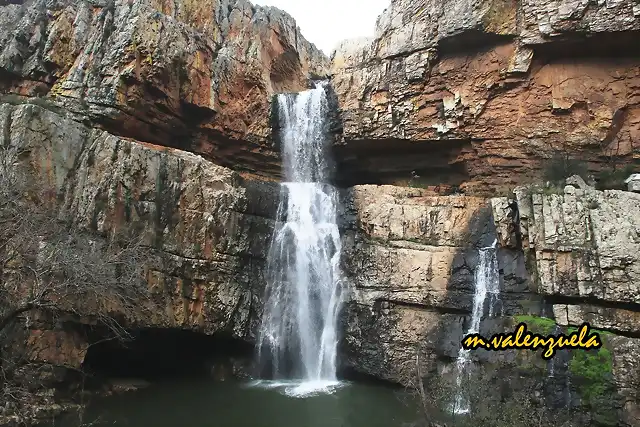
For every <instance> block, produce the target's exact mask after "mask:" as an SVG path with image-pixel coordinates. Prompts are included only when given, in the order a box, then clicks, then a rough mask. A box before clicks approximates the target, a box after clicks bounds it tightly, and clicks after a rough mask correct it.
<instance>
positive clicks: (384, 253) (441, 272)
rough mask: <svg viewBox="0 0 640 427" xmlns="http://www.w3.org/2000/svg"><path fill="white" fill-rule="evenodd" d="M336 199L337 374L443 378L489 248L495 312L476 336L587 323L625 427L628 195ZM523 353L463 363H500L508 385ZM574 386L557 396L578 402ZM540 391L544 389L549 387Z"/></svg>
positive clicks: (630, 390)
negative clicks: (343, 221)
mask: <svg viewBox="0 0 640 427" xmlns="http://www.w3.org/2000/svg"><path fill="white" fill-rule="evenodd" d="M347 200H348V202H347V205H346V206H347V211H348V212H350V213H351V215H349V216H347V218H351V220H352V222H351V223H350V226H349V227H348V231H347V232H346V233H345V239H346V242H348V245H347V246H346V248H347V255H346V258H347V259H348V261H347V264H346V271H347V272H348V274H349V278H350V281H351V285H352V289H353V295H352V299H351V301H350V302H349V304H348V309H347V312H346V315H345V318H344V328H345V329H344V330H345V332H344V333H345V337H344V343H343V351H344V354H345V356H346V357H345V363H346V364H347V365H348V366H350V367H352V368H354V369H356V370H358V371H360V372H364V373H367V374H370V375H373V376H376V377H379V378H385V379H388V380H391V381H393V382H400V383H405V384H408V383H413V382H414V381H415V378H416V372H417V370H416V369H417V368H416V366H417V365H416V364H417V363H420V366H421V370H422V372H423V373H425V375H426V376H427V377H431V376H432V375H442V374H443V373H444V374H445V375H451V374H452V371H451V369H452V366H453V365H454V364H455V359H456V358H457V356H458V351H459V348H460V342H461V340H462V337H463V335H464V333H465V331H466V330H467V328H468V325H469V321H470V319H469V315H470V313H471V306H472V301H473V294H474V282H475V281H474V271H475V270H476V269H477V266H478V249H479V248H480V247H486V246H488V245H490V244H491V241H492V240H493V239H494V238H497V240H498V244H499V249H498V253H497V255H498V269H499V275H500V297H499V298H500V303H499V304H498V305H497V306H495V310H496V312H497V316H495V317H494V318H486V319H485V320H484V321H483V322H482V324H481V332H482V333H483V334H484V335H485V336H491V335H492V334H494V333H497V332H499V331H507V330H512V329H513V326H514V325H515V323H517V321H516V320H517V319H526V320H525V321H527V322H528V323H529V326H530V327H531V328H534V329H535V328H536V325H535V322H536V321H535V319H536V318H538V317H546V318H549V319H554V322H555V324H556V325H558V327H566V326H569V327H578V326H580V325H581V324H582V323H584V322H589V323H590V324H591V326H592V327H593V328H597V329H599V330H600V331H604V332H602V333H604V334H607V335H606V347H607V348H608V349H609V351H610V352H611V361H610V363H611V364H612V371H611V374H612V375H613V378H615V385H616V387H617V390H618V391H617V392H618V393H619V394H620V396H621V399H622V402H623V403H615V404H613V406H614V407H615V408H619V407H621V406H620V405H622V407H624V409H625V410H626V411H625V418H624V420H625V421H624V422H625V423H626V424H627V425H637V423H638V402H639V401H640V400H639V398H640V396H639V395H638V383H639V382H638V378H637V375H636V372H637V359H638V355H639V353H638V351H640V340H639V339H638V337H639V336H640V335H638V330H637V329H638V313H640V308H639V307H638V299H637V295H636V294H637V289H636V288H637V286H636V285H635V284H636V283H637V282H638V280H640V278H638V277H637V275H638V266H639V265H640V264H639V262H640V261H639V260H638V259H637V252H638V251H637V250H635V246H636V245H637V244H638V241H639V240H638V230H640V228H639V226H640V223H639V222H638V221H639V220H640V218H639V217H638V215H635V214H634V213H635V212H636V211H637V208H638V206H637V204H638V200H640V199H639V197H638V194H636V193H631V192H624V191H605V192H602V191H596V190H594V189H592V188H585V189H581V188H576V187H574V186H567V187H566V189H565V190H564V192H563V193H560V194H543V193H536V192H535V191H532V190H531V189H526V188H519V189H518V190H517V191H516V197H514V198H513V199H507V198H494V199H484V198H479V197H469V196H448V197H442V196H433V195H429V193H427V191H426V190H422V189H407V188H398V187H393V186H357V187H354V188H353V189H352V190H351V191H350V197H349V198H348V199H347ZM630 212H633V213H630ZM523 316H524V317H523ZM552 323H553V322H552ZM552 332H553V329H550V330H547V331H546V333H547V334H548V333H552ZM520 353H523V352H520ZM524 353H527V354H525V355H524V356H523V354H518V353H517V352H504V353H500V352H497V353H496V352H485V351H478V352H475V353H474V355H473V359H474V360H475V361H477V362H481V363H488V364H494V365H495V364H501V366H504V365H505V364H506V366H511V367H512V368H511V369H512V371H511V373H510V374H509V375H516V374H515V372H517V371H518V370H519V369H522V366H523V359H522V357H525V356H526V358H528V357H529V356H527V355H528V352H527V351H524ZM534 357H537V356H534ZM557 357H558V360H563V359H564V358H565V357H569V359H571V356H568V355H567V354H565V353H562V355H560V356H557ZM554 363H556V362H554ZM557 363H558V366H562V363H563V362H557ZM564 363H569V364H570V360H569V362H564ZM567 366H569V365H567ZM547 369H548V367H546V366H543V367H542V372H541V374H539V375H542V376H541V377H540V378H546V376H548V373H546V371H547ZM557 369H559V368H557ZM556 375H557V376H559V374H556ZM572 375H577V373H576V372H572ZM562 381H564V380H562ZM577 383H578V382H577V381H576V385H574V386H571V387H570V388H569V389H567V386H566V385H565V384H564V383H562V384H561V385H560V387H561V389H563V390H568V393H569V395H571V393H573V396H581V393H582V389H581V388H580V386H579V385H577ZM545 384H546V385H545V386H548V387H555V385H553V384H552V380H549V381H548V382H547V383H545ZM546 393H547V395H548V396H552V393H551V392H550V391H547V392H546ZM565 396H566V392H561V396H560V398H559V399H561V402H560V404H561V406H564V405H580V403H578V401H573V403H572V401H571V400H569V401H568V402H565V401H564V400H563V399H565Z"/></svg>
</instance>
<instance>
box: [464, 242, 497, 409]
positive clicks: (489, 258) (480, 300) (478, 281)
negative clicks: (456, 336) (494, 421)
mask: <svg viewBox="0 0 640 427" xmlns="http://www.w3.org/2000/svg"><path fill="white" fill-rule="evenodd" d="M497 243H498V241H497V239H496V240H494V242H493V244H492V245H491V246H489V247H486V248H482V249H480V250H479V252H478V256H479V262H478V266H477V267H476V271H475V280H474V281H475V293H474V296H473V309H472V311H471V325H470V326H469V329H468V330H467V333H466V334H467V335H468V334H477V333H479V332H480V321H481V320H482V318H483V316H484V312H485V301H486V300H487V297H489V317H493V316H494V314H495V307H496V305H497V303H499V302H500V299H499V296H500V273H499V271H498V258H497V254H496V246H497ZM470 352H471V350H465V349H464V348H460V351H459V352H458V359H457V361H456V385H457V394H456V398H455V402H454V403H453V408H452V410H453V412H454V413H455V414H466V413H468V412H469V410H470V402H469V397H468V396H467V395H466V394H465V392H464V389H463V387H462V376H463V375H464V374H465V373H466V372H467V370H468V369H469V365H470V363H471V354H470Z"/></svg>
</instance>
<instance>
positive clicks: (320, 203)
mask: <svg viewBox="0 0 640 427" xmlns="http://www.w3.org/2000/svg"><path fill="white" fill-rule="evenodd" d="M278 106H279V117H280V124H281V131H282V133H281V135H282V138H281V142H282V157H283V163H284V175H285V179H286V182H285V183H283V184H282V187H281V197H280V206H279V214H278V218H282V217H284V218H285V220H284V222H283V223H281V225H280V226H279V228H278V229H277V230H276V232H275V235H274V239H273V241H272V244H271V248H270V253H269V259H268V268H267V289H266V298H265V302H266V304H265V308H264V313H263V317H262V324H261V328H260V332H259V337H258V359H259V362H260V364H261V365H263V366H264V365H269V368H270V371H271V376H272V377H273V379H274V380H276V382H271V383H269V384H270V386H272V387H279V386H280V385H282V386H285V390H286V392H287V394H289V395H295V396H300V395H307V394H309V393H311V392H317V391H322V390H330V389H332V388H333V387H334V386H336V385H337V384H338V382H337V379H336V353H337V341H338V337H337V332H336V329H337V317H338V312H339V309H340V306H341V303H342V289H341V273H340V265H339V263H340V253H341V243H340V233H339V230H338V225H337V204H338V193H337V191H336V189H335V188H334V187H333V186H331V185H329V184H328V183H327V181H328V179H329V178H330V177H329V170H330V168H329V166H328V162H327V151H326V141H327V138H326V131H325V125H326V117H327V110H328V102H327V96H326V91H325V83H324V82H321V83H318V84H316V87H315V88H314V89H311V90H308V91H304V92H301V93H298V94H281V95H279V96H278ZM283 380H284V381H283Z"/></svg>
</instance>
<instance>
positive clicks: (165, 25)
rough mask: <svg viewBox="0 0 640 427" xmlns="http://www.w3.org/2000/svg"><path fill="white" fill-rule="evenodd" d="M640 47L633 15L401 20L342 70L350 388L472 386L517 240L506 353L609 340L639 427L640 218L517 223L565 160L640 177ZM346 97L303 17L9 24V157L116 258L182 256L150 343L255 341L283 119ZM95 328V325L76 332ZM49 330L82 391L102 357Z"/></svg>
mask: <svg viewBox="0 0 640 427" xmlns="http://www.w3.org/2000/svg"><path fill="white" fill-rule="evenodd" d="M638 35H640V6H638V4H637V2H634V1H631V0H609V1H600V2H589V1H555V0H546V1H543V2H539V1H533V0H523V1H520V2H515V1H510V0H493V1H478V0H456V1H453V2H447V3H446V4H445V2H436V1H430V0H429V1H427V0H422V1H418V2H410V1H405V0H394V1H392V3H391V6H390V7H389V8H388V9H387V11H385V13H384V14H383V15H382V16H381V17H380V18H379V20H378V24H377V32H376V36H375V38H374V39H371V40H360V41H350V42H345V43H344V44H343V45H342V46H341V48H340V49H338V50H337V52H336V53H335V54H334V56H333V64H332V66H331V71H330V72H331V79H332V82H333V89H334V91H335V96H336V102H337V106H338V107H339V111H337V113H339V114H338V117H337V119H339V120H336V123H334V124H335V126H334V129H335V130H336V132H337V142H336V145H335V147H334V148H335V150H334V151H335V153H334V154H335V155H336V159H337V161H338V166H339V174H340V181H341V183H342V184H344V185H343V187H344V188H343V189H342V194H343V212H342V214H343V215H342V219H343V223H342V224H341V227H342V232H343V240H344V249H345V251H344V259H343V266H344V269H345V272H346V275H347V279H348V282H349V285H350V298H349V300H348V301H347V304H346V309H345V311H344V315H343V317H342V325H343V336H342V338H343V339H342V345H341V352H342V354H343V355H344V358H343V360H344V364H345V366H346V367H350V368H352V369H355V370H357V371H360V372H363V373H366V374H370V375H373V376H375V377H378V378H383V379H387V380H390V381H393V382H398V383H403V384H407V383H409V382H411V381H412V380H411V378H413V377H415V375H416V374H415V371H416V363H418V364H420V365H423V366H422V368H423V372H424V373H428V374H429V375H431V374H433V373H434V372H443V371H444V370H446V369H449V370H450V369H451V367H452V366H453V364H454V361H455V358H456V357H457V354H458V349H459V347H460V340H461V338H462V335H463V333H464V331H465V330H466V326H468V317H469V315H470V312H471V306H472V300H473V295H474V271H475V269H476V267H477V265H478V249H479V248H481V247H485V246H487V245H490V244H491V243H492V241H493V239H494V238H496V237H497V239H498V244H499V246H498V264H499V274H500V290H501V296H500V299H501V304H500V306H499V309H500V314H501V316H499V318H498V319H490V320H488V321H487V322H485V323H484V324H483V326H482V328H483V329H482V330H483V331H484V332H487V333H488V334H490V333H493V332H495V331H496V330H497V329H499V328H503V327H504V324H503V323H502V322H503V321H505V322H506V323H508V321H510V320H513V319H515V318H516V317H517V316H521V315H527V316H545V317H549V318H553V319H554V321H555V323H557V325H558V326H559V327H564V326H577V325H579V324H580V323H582V322H583V321H589V322H591V324H592V325H593V326H594V327H596V328H599V329H601V330H602V331H605V332H607V333H609V334H610V335H611V338H610V342H609V343H608V345H610V346H611V349H612V351H611V353H612V355H613V356H612V357H613V360H612V363H613V368H612V370H613V372H612V373H613V374H614V378H615V381H616V385H617V389H618V392H619V393H620V394H621V396H622V397H623V400H624V403H623V406H624V407H625V409H626V412H625V413H626V417H627V418H626V420H625V422H626V423H627V424H628V425H638V423H639V421H638V420H639V419H640V410H638V402H639V400H640V395H638V390H640V378H639V377H638V369H637V366H638V362H637V361H638V360H639V357H638V356H639V355H640V353H639V352H640V341H639V339H640V329H639V325H638V313H640V300H639V299H638V298H640V292H638V289H637V283H640V277H639V276H640V264H639V263H640V258H639V256H638V249H640V248H638V245H639V244H640V243H639V242H640V219H639V218H640V217H639V216H638V214H637V211H638V209H639V208H640V199H639V197H640V195H638V194H634V193H630V192H622V191H605V192H602V191H596V190H594V189H592V188H575V187H574V186H568V187H566V189H564V191H561V192H558V193H557V194H548V193H550V191H549V189H546V190H544V191H538V192H536V191H533V190H527V189H525V188H518V189H517V190H516V191H515V194H514V195H513V196H510V197H508V198H505V197H500V198H499V197H495V196H497V195H498V194H497V193H502V192H503V191H504V192H505V193H510V192H511V190H513V188H514V187H515V186H516V185H520V184H522V183H527V182H534V181H536V182H537V181H540V179H541V177H542V175H543V168H544V164H545V162H547V161H548V159H550V158H552V157H553V156H555V155H557V154H558V153H561V154H568V155H570V156H571V157H576V158H578V159H580V160H582V161H584V162H585V163H586V164H587V165H588V167H589V169H590V171H591V172H592V173H596V172H598V171H599V170H600V169H603V168H607V167H610V166H611V165H612V164H617V163H620V162H627V163H632V162H637V161H638V160H639V158H640V146H639V145H638V141H639V140H640V105H639V103H640V60H638V53H639V51H638V45H637V37H638ZM328 72H329V63H328V60H327V59H326V58H325V57H324V56H323V55H322V54H321V53H320V52H319V51H318V50H317V49H315V47H314V46H313V45H311V44H310V43H308V42H307V41H306V40H305V39H304V38H303V37H302V36H301V34H300V32H299V30H298V29H297V28H296V25H295V22H293V20H292V19H291V18H290V17H289V16H288V15H286V14H285V13H284V12H281V11H279V10H277V9H274V8H263V7H258V6H253V5H251V4H250V3H248V2H246V1H245V0H235V1H232V0H228V1H227V0H224V1H222V0H221V1H217V0H216V1H213V0H212V1H205V2H197V1H195V0H189V1H187V0H183V1H171V2H168V1H161V0H134V1H128V0H127V1H125V0H122V1H120V0H115V1H112V0H105V1H92V2H86V1H75V0H51V1H45V0H25V1H12V2H0V129H1V130H2V132H1V133H0V138H1V139H0V142H1V146H2V148H3V149H7V150H15V151H16V152H19V153H20V156H19V159H20V161H19V162H18V163H17V164H16V167H17V168H21V169H22V170H25V171H28V172H29V173H30V174H32V175H33V176H38V177H40V178H42V179H43V180H44V181H45V182H46V183H47V184H48V185H49V186H51V187H52V188H53V189H54V191H55V193H56V196H57V200H58V202H59V209H60V211H59V213H60V215H62V216H64V217H66V218H72V219H73V221H74V222H75V223H76V224H78V225H80V226H81V227H83V228H84V229H87V230H91V231H92V232H93V233H96V234H98V235H99V234H104V233H106V232H107V231H109V230H113V229H115V228H118V227H120V226H122V225H124V224H135V225H137V227H138V228H140V229H141V230H142V231H143V232H144V235H145V236H146V238H147V240H146V243H147V244H148V245H149V246H150V247H153V248H154V249H155V251H156V252H155V256H154V257H153V258H151V259H149V262H148V265H147V274H146V283H147V285H148V288H149V291H150V295H151V298H150V299H149V300H148V301H144V302H141V304H140V307H139V311H134V312H126V313H120V314H123V315H124V319H123V324H124V326H125V327H129V328H148V327H153V328H165V329H189V330H196V331H199V332H202V333H204V334H208V335H214V334H218V333H225V334H230V335H231V336H232V337H233V338H236V339H239V340H244V341H248V342H252V341H253V337H254V333H255V329H256V322H257V320H258V319H259V314H260V311H261V305H262V302H261V296H262V286H263V270H264V266H265V258H266V251H267V248H268V242H269V239H270V237H271V235H272V232H273V228H274V225H275V222H276V220H277V198H278V186H277V185H276V184H274V183H272V182H270V180H272V179H277V178H278V177H279V174H280V160H279V152H278V151H279V147H278V144H277V140H276V139H272V137H271V133H272V129H271V126H272V124H273V123H272V122H273V118H274V117H273V111H272V106H271V100H272V95H273V94H275V93H278V92H289V91H298V90H301V89H303V88H305V87H307V85H308V82H309V79H312V78H315V77H318V76H323V75H326V74H327V73H328ZM258 176H259V177H260V178H261V179H260V180H259V179H258ZM262 178H265V179H264V180H262ZM407 182H408V183H409V184H411V186H413V188H409V187H407V186H406V185H405V184H407ZM366 183H385V184H403V185H404V186H394V185H383V186H378V185H353V184H366ZM432 186H434V187H435V188H430V187H432ZM423 187H424V188H423ZM427 187H428V188H427ZM456 187H459V188H456ZM434 190H435V191H434ZM456 190H462V191H463V192H465V193H467V194H454V195H447V196H443V195H442V193H447V194H450V193H455V192H456ZM506 190H508V191H506ZM489 196H491V197H493V198H491V199H490V198H489ZM114 311H116V312H117V311H118V307H115V308H114ZM93 315H95V313H93V312H92V310H91V307H87V306H83V305H82V301H78V305H76V306H75V307H74V316H72V320H73V322H75V323H78V324H90V323H92V322H93V319H92V316H93ZM36 320H37V319H36ZM41 320H42V321H35V322H33V323H31V324H30V325H29V327H28V328H27V329H28V330H27V334H28V336H27V337H26V342H27V345H28V347H29V348H30V349H31V350H30V352H29V354H30V357H31V360H32V361H34V362H38V363H45V364H50V365H53V366H56V367H57V366H66V367H70V368H74V369H76V368H79V367H80V366H81V365H82V363H83V361H84V358H85V356H86V353H87V348H88V346H89V344H90V342H89V341H88V339H87V337H85V336H82V335H80V334H77V333H76V332H75V331H74V330H72V329H69V328H67V327H68V324H61V323H58V324H55V325H52V324H50V323H47V322H46V321H45V320H46V319H44V318H43V319H41ZM474 357H475V359H477V360H480V361H483V362H493V361H494V360H495V358H496V357H495V355H494V356H491V355H487V354H486V352H485V353H482V352H479V353H478V354H477V355H475V356H474ZM505 358H506V356H505ZM416 361H417V362H416ZM509 361H510V362H511V363H512V364H513V361H514V359H513V358H512V359H511V360H509Z"/></svg>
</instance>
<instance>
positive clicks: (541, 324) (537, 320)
mask: <svg viewBox="0 0 640 427" xmlns="http://www.w3.org/2000/svg"><path fill="white" fill-rule="evenodd" d="M514 319H515V320H516V323H525V324H526V325H527V329H529V330H530V331H532V332H536V333H539V334H544V335H548V334H550V333H552V332H553V330H554V328H555V327H556V321H555V320H553V319H549V318H548V317H538V316H531V315H520V316H515V317H514Z"/></svg>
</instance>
